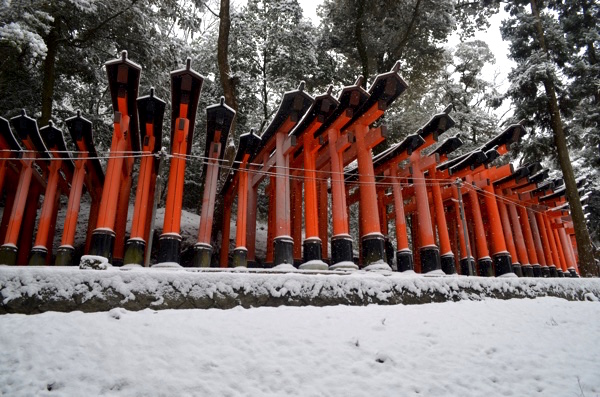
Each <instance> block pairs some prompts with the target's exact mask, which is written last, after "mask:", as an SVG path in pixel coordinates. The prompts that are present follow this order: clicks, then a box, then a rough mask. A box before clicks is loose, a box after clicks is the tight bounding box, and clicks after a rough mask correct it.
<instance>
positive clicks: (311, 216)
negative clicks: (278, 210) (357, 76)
mask: <svg viewBox="0 0 600 397" xmlns="http://www.w3.org/2000/svg"><path fill="white" fill-rule="evenodd" d="M304 139H305V142H304V151H303V157H304V224H305V233H306V238H305V239H304V242H303V243H302V245H303V257H302V261H303V262H304V264H302V265H301V266H300V268H301V269H317V270H326V269H327V268H328V266H327V264H326V263H325V262H323V261H322V258H323V241H322V240H321V237H320V234H321V233H320V231H321V230H320V224H321V223H323V221H325V220H326V219H327V218H326V217H325V218H321V219H320V217H319V215H320V213H319V209H320V208H319V204H320V198H321V197H320V196H321V193H322V192H320V191H319V190H318V188H317V180H316V159H315V156H316V150H317V149H318V147H319V146H318V145H317V144H316V142H315V140H314V138H313V137H312V135H311V134H306V135H305V137H304ZM319 187H320V185H319ZM298 208H299V207H298ZM325 241H327V240H325Z"/></svg>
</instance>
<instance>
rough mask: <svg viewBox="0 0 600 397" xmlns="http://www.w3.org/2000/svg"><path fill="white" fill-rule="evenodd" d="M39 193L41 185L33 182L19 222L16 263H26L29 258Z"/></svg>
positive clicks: (40, 192)
mask: <svg viewBox="0 0 600 397" xmlns="http://www.w3.org/2000/svg"><path fill="white" fill-rule="evenodd" d="M41 194H42V187H41V185H39V184H37V183H34V184H33V185H32V186H31V189H30V190H29V194H28V196H27V204H25V213H24V214H23V222H22V223H21V233H20V235H19V240H18V243H17V247H18V250H19V252H18V253H17V264H19V265H26V264H27V260H28V258H29V253H30V251H31V243H32V240H33V226H34V225H35V218H36V215H37V211H38V206H39V203H40V195H41Z"/></svg>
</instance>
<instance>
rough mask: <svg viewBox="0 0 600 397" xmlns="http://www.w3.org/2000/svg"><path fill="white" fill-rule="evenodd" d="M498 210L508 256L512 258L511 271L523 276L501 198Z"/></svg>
mask: <svg viewBox="0 0 600 397" xmlns="http://www.w3.org/2000/svg"><path fill="white" fill-rule="evenodd" d="M498 211H499V213H500V219H501V220H502V231H503V232H504V241H505V242H506V248H507V249H508V252H509V253H510V257H511V259H512V269H513V272H514V273H515V274H516V275H517V276H519V277H523V271H522V269H521V264H520V263H519V259H518V256H517V249H516V248H515V240H514V239H513V232H512V229H511V227H510V218H509V216H508V210H507V208H506V203H505V202H504V201H503V199H499V200H498Z"/></svg>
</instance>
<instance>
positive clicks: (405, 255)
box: [390, 163, 414, 272]
mask: <svg viewBox="0 0 600 397" xmlns="http://www.w3.org/2000/svg"><path fill="white" fill-rule="evenodd" d="M390 176H391V179H392V192H393V194H394V215H395V217H394V219H395V222H396V241H397V249H396V268H397V269H398V271H399V272H404V271H407V270H414V265H413V255H412V251H411V250H410V247H409V246H408V233H407V230H406V215H405V214H404V198H403V197H402V187H401V186H400V180H399V179H398V165H397V164H395V163H393V164H392V165H391V166H390Z"/></svg>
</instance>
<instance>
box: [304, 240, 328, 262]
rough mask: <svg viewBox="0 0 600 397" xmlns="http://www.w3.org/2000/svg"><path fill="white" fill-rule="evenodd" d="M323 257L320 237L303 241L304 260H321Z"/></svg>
mask: <svg viewBox="0 0 600 397" xmlns="http://www.w3.org/2000/svg"><path fill="white" fill-rule="evenodd" d="M322 257H323V254H322V245H321V239H320V238H308V239H306V240H304V242H303V243H302V261H303V262H304V263H306V262H309V261H320V260H321V258H322Z"/></svg>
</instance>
